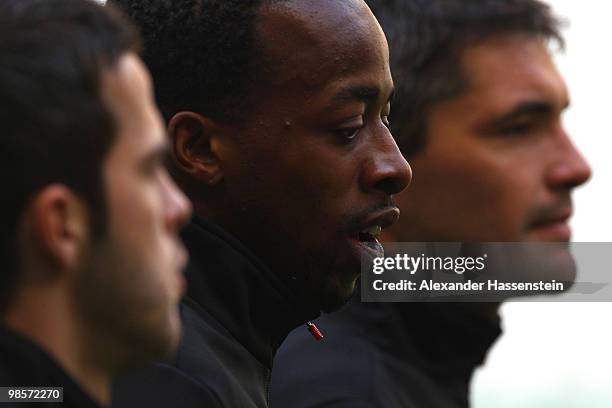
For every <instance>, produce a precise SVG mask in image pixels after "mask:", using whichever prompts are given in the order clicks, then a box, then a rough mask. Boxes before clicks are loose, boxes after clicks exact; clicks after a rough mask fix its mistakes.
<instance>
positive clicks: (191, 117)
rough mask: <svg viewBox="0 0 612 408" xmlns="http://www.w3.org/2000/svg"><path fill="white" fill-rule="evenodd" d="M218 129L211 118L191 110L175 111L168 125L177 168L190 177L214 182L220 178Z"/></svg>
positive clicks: (217, 181) (221, 176) (209, 183)
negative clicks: (217, 143) (217, 144)
mask: <svg viewBox="0 0 612 408" xmlns="http://www.w3.org/2000/svg"><path fill="white" fill-rule="evenodd" d="M220 132H221V129H220V127H219V126H218V125H217V124H216V123H215V122H214V121H212V120H210V119H207V118H205V117H203V116H202V115H199V114H197V113H194V112H179V113H177V114H176V115H174V117H172V119H171V120H170V123H169V125H168V133H169V135H170V139H171V141H172V142H171V143H172V149H173V152H174V156H175V159H176V163H177V164H178V166H179V168H180V169H181V170H182V171H183V172H184V173H186V174H187V175H189V176H191V177H193V178H194V179H196V180H198V181H201V182H204V183H206V184H208V185H211V186H212V185H215V184H217V183H219V182H220V181H221V180H222V179H223V171H222V169H221V163H220V158H219V155H218V151H217V148H216V147H217V146H216V142H217V140H218V137H217V136H218V135H219V133H220Z"/></svg>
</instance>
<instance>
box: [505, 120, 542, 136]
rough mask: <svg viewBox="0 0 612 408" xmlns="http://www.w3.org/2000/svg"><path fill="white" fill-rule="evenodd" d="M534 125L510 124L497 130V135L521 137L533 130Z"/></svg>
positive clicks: (527, 123)
mask: <svg viewBox="0 0 612 408" xmlns="http://www.w3.org/2000/svg"><path fill="white" fill-rule="evenodd" d="M534 127H535V125H534V124H533V123H532V122H517V123H512V124H509V125H507V126H504V127H502V128H501V129H499V134H501V135H506V136H521V135H525V134H527V133H529V132H530V131H531V130H533V129H534Z"/></svg>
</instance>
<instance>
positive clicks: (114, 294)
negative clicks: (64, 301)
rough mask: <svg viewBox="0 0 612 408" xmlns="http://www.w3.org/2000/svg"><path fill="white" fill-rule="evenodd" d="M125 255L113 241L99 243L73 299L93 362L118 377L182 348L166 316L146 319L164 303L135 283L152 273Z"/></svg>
mask: <svg viewBox="0 0 612 408" xmlns="http://www.w3.org/2000/svg"><path fill="white" fill-rule="evenodd" d="M124 252H126V251H122V250H121V248H118V247H117V245H113V243H112V241H111V240H110V239H108V238H102V239H98V240H96V241H95V242H94V243H93V244H92V245H91V246H90V248H89V249H88V250H87V251H86V253H85V254H84V256H83V257H82V262H81V263H80V264H81V268H79V269H80V270H79V271H78V273H77V275H76V276H77V278H76V281H75V285H74V294H73V299H74V306H75V307H76V309H75V310H76V311H77V314H78V316H79V318H80V319H81V322H80V323H81V324H82V325H83V326H84V327H85V330H84V331H83V333H84V336H85V337H86V339H84V341H85V343H86V344H88V350H92V351H93V353H92V354H93V355H92V356H91V358H92V359H93V360H97V361H93V362H94V363H95V364H99V365H102V366H105V365H108V367H109V369H110V370H112V371H114V372H120V371H123V370H125V369H128V368H132V367H137V366H139V365H141V364H143V363H144V362H146V361H149V360H151V359H159V358H162V357H165V356H167V355H168V354H169V352H171V351H172V350H173V349H174V348H175V347H176V344H175V343H177V341H176V339H175V337H176V336H174V335H173V332H172V330H171V329H170V322H169V321H166V320H168V318H167V317H166V316H163V317H161V318H156V319H155V321H151V320H150V319H147V318H146V316H147V312H149V311H151V310H157V309H160V307H159V305H158V304H157V303H158V302H159V300H158V299H157V298H156V296H154V295H155V294H152V295H147V293H146V291H145V288H142V287H139V286H140V285H139V283H138V281H137V280H136V282H134V280H133V279H132V277H135V276H138V277H142V276H144V275H146V273H144V272H145V271H142V270H138V268H142V266H141V265H140V264H139V263H138V260H137V259H134V256H130V254H125V253H124ZM165 314H166V315H168V313H165Z"/></svg>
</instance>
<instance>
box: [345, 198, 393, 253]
mask: <svg viewBox="0 0 612 408" xmlns="http://www.w3.org/2000/svg"><path fill="white" fill-rule="evenodd" d="M399 215H400V212H399V209H398V208H397V207H393V206H389V207H385V208H383V209H380V210H378V211H374V212H372V213H370V214H369V215H368V216H367V217H366V218H365V219H363V220H362V221H361V222H360V223H359V224H358V226H355V229H353V230H352V233H351V239H352V240H353V242H355V243H356V244H357V247H358V248H359V252H360V255H361V256H363V255H366V256H368V257H370V258H380V257H384V256H385V252H384V249H383V246H382V245H381V243H380V242H379V240H378V239H379V237H380V235H381V233H382V231H383V230H384V229H385V228H388V227H390V226H391V225H393V224H394V223H395V222H396V221H397V219H398V218H399Z"/></svg>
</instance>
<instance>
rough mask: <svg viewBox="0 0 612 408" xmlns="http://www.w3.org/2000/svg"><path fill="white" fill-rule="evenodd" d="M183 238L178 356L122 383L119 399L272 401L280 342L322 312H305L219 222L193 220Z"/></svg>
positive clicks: (252, 405) (253, 406) (245, 404)
mask: <svg viewBox="0 0 612 408" xmlns="http://www.w3.org/2000/svg"><path fill="white" fill-rule="evenodd" d="M183 239H184V242H185V244H186V246H187V248H188V250H189V254H190V263H189V266H188V268H187V271H186V277H187V283H188V290H187V296H186V298H185V300H184V301H183V302H182V304H181V306H180V310H181V318H182V321H183V331H184V333H183V340H182V344H181V346H180V348H179V351H178V354H177V355H176V357H175V358H174V359H173V361H171V362H170V363H167V364H155V365H154V366H153V367H149V368H148V369H147V370H145V371H144V372H140V373H136V374H134V375H131V376H130V377H126V378H124V379H122V380H121V381H120V382H118V383H117V386H116V387H115V403H114V404H113V405H114V406H115V407H125V408H127V407H130V408H133V407H136V406H143V407H144V406H146V407H170V406H172V407H202V408H204V407H228V408H229V407H231V408H234V407H235V408H263V407H267V406H268V388H269V383H270V373H271V368H272V359H273V358H274V355H275V353H276V350H277V348H278V347H279V345H280V344H281V342H282V341H283V340H284V339H285V337H286V336H287V334H288V333H289V332H290V331H291V330H292V329H294V328H296V327H297V326H299V325H300V324H303V323H305V322H307V321H308V320H309V319H310V318H314V317H316V316H317V315H318V312H314V311H312V310H303V309H302V308H301V307H300V306H299V303H300V302H298V301H297V299H296V298H295V296H294V295H293V292H292V291H291V290H290V289H289V287H288V286H287V285H286V284H285V283H284V282H282V281H281V279H279V278H278V276H277V275H276V274H274V273H273V272H272V271H271V270H269V269H268V268H267V267H266V266H265V265H264V264H262V262H261V261H260V260H259V259H257V258H256V257H255V256H254V255H253V254H252V253H251V252H250V251H249V250H248V249H247V248H245V247H244V246H243V245H242V244H241V243H240V242H239V241H238V240H236V239H235V238H233V237H232V236H230V235H229V234H228V233H227V232H225V231H224V230H222V229H221V228H219V227H218V226H215V225H212V224H209V223H206V222H204V221H202V220H199V219H195V220H194V221H193V222H192V223H191V224H190V225H189V226H188V227H187V228H186V230H185V232H184V234H183ZM304 330H306V329H304ZM311 341H312V339H311Z"/></svg>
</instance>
